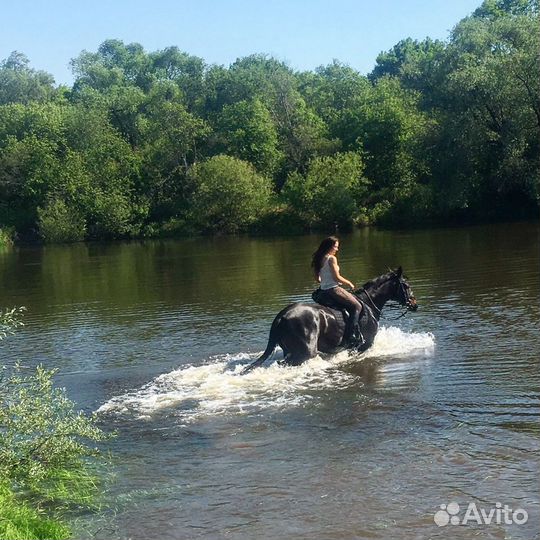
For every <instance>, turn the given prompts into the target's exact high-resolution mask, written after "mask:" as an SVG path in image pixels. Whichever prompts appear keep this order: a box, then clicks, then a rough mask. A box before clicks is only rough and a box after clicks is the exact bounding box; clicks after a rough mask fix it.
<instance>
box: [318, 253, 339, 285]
mask: <svg viewBox="0 0 540 540" xmlns="http://www.w3.org/2000/svg"><path fill="white" fill-rule="evenodd" d="M337 270H338V272H339V266H338V267H337ZM319 277H320V278H321V290H323V291H327V290H328V289H333V288H334V287H338V286H339V283H338V282H337V281H336V280H335V279H334V276H333V275H332V270H331V268H330V262H329V261H328V255H327V256H326V257H325V258H324V259H323V263H322V266H321V271H320V272H319Z"/></svg>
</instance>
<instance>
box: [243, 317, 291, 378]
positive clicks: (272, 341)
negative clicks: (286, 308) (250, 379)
mask: <svg viewBox="0 0 540 540" xmlns="http://www.w3.org/2000/svg"><path fill="white" fill-rule="evenodd" d="M281 319H282V314H281V313H280V314H279V315H278V316H277V317H276V318H275V319H274V322H273V323H272V326H271V327H270V335H269V336H268V344H267V345H266V349H265V350H264V352H263V353H262V354H261V356H259V358H257V360H255V361H254V362H252V363H251V364H249V366H246V367H245V368H244V369H243V370H242V373H241V374H242V375H245V374H246V373H249V372H250V371H251V370H252V369H255V368H256V367H259V366H261V365H262V364H263V363H264V362H265V361H266V360H267V359H268V358H270V356H271V354H272V353H273V352H274V350H275V349H276V346H277V344H278V337H277V330H278V326H279V323H280V322H281Z"/></svg>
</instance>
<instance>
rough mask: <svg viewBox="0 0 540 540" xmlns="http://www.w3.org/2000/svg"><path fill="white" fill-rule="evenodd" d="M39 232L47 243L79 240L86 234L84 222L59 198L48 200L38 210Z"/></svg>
mask: <svg viewBox="0 0 540 540" xmlns="http://www.w3.org/2000/svg"><path fill="white" fill-rule="evenodd" d="M37 212H38V226H39V234H40V235H41V237H42V238H43V240H44V241H45V242H47V243H59V242H80V241H81V240H84V237H85V234H86V222H85V219H84V217H82V216H81V215H80V214H79V213H77V211H76V210H75V209H73V208H71V207H69V206H68V205H67V204H66V203H65V202H64V201H62V200H60V199H51V200H49V201H48V202H47V203H46V205H45V206H44V207H39V208H38V210H37Z"/></svg>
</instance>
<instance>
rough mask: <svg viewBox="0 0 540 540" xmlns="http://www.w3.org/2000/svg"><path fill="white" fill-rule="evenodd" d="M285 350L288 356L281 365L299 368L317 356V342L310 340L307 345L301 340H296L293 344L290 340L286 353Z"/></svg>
mask: <svg viewBox="0 0 540 540" xmlns="http://www.w3.org/2000/svg"><path fill="white" fill-rule="evenodd" d="M285 350H286V351H287V354H286V355H285V356H284V358H283V360H282V361H281V362H280V364H283V365H288V366H299V365H300V364H303V363H304V362H306V361H307V360H309V359H310V358H313V357H315V356H317V342H316V341H315V340H310V341H308V342H307V343H306V342H305V341H303V340H300V339H296V340H294V342H293V340H292V339H290V340H289V342H288V343H287V347H286V348H285V349H284V351H285Z"/></svg>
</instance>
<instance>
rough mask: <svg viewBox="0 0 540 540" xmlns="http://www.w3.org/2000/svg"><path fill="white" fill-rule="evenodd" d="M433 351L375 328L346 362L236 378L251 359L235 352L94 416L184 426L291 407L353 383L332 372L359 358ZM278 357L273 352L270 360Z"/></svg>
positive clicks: (423, 339) (426, 342)
mask: <svg viewBox="0 0 540 540" xmlns="http://www.w3.org/2000/svg"><path fill="white" fill-rule="evenodd" d="M433 348H434V338H433V336H432V335H431V334H416V333H406V332H403V331H401V330H400V329H398V328H393V327H390V328H381V329H380V331H379V333H378V334H377V337H376V339H375V343H374V344H373V346H372V347H371V348H370V349H369V350H368V351H367V352H366V353H364V354H363V355H359V356H358V355H357V356H356V357H350V356H349V354H348V353H346V352H342V353H339V354H337V355H334V356H332V357H331V358H330V359H322V358H321V357H316V358H312V359H311V360H309V361H308V362H305V363H304V364H302V365H301V366H297V367H286V368H283V367H281V366H279V365H278V364H277V362H276V361H273V362H272V363H270V365H268V366H264V367H262V368H259V369H255V370H253V371H251V372H249V373H248V374H246V375H240V372H241V371H242V370H243V368H244V367H245V366H246V365H247V364H249V363H250V362H251V361H253V360H254V358H256V357H257V356H258V354H257V355H249V354H246V353H241V354H237V355H224V356H221V357H216V358H213V359H210V360H209V361H208V362H207V363H205V364H203V365H198V366H194V365H188V366H182V367H181V368H179V369H176V370H174V371H171V372H170V373H165V374H163V375H160V376H158V377H156V378H155V379H154V380H153V381H152V382H150V383H149V384H147V385H145V386H143V387H142V388H140V389H138V390H135V391H133V392H128V393H126V394H123V395H120V396H117V397H113V398H112V399H110V400H109V401H107V402H106V403H104V404H103V405H102V406H101V407H100V408H99V409H98V412H99V413H116V414H125V413H132V414H135V415H136V416H137V417H140V418H144V417H149V416H151V415H152V413H155V412H157V411H159V410H163V409H172V410H174V411H175V414H177V415H179V416H180V417H182V419H183V420H184V421H186V422H189V421H192V420H194V419H195V418H197V417H200V416H201V415H203V416H205V415H219V414H226V413H234V412H247V411H251V410H257V409H267V408H279V407H290V406H297V405H301V404H302V403H305V402H307V401H309V400H311V399H313V391H316V390H319V389H325V388H343V387H346V386H348V385H350V384H352V383H355V384H358V383H359V381H358V378H357V376H355V375H351V374H349V373H347V372H345V371H343V370H340V369H332V368H336V367H337V366H339V364H342V363H346V362H349V361H361V359H362V358H365V357H374V356H387V355H400V356H401V355H407V354H411V353H416V354H417V353H418V352H419V351H420V352H422V353H424V354H429V352H430V351H431V352H432V351H433ZM280 356H281V355H279V353H275V357H274V358H276V357H277V358H279V357H280Z"/></svg>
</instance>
